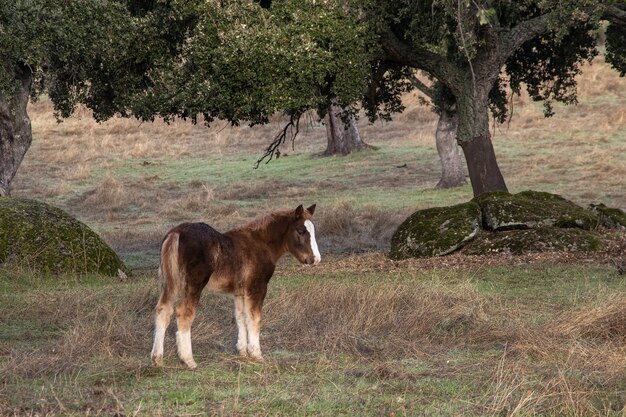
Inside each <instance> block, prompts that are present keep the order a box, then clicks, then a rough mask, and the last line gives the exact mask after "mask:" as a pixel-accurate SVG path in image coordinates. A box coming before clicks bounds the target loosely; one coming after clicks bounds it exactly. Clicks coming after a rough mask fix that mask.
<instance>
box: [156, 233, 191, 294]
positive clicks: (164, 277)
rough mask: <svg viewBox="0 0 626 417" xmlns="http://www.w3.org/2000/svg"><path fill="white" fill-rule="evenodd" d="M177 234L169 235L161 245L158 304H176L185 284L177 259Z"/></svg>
mask: <svg viewBox="0 0 626 417" xmlns="http://www.w3.org/2000/svg"><path fill="white" fill-rule="evenodd" d="M179 236H180V235H179V233H176V232H174V233H169V234H168V235H167V236H166V237H165V239H163V243H161V264H160V265H159V281H160V283H161V299H160V300H159V304H165V303H173V302H176V298H177V295H178V292H179V290H180V289H181V288H182V287H183V285H184V284H185V277H184V272H183V271H182V269H181V266H180V263H179V259H178V240H179Z"/></svg>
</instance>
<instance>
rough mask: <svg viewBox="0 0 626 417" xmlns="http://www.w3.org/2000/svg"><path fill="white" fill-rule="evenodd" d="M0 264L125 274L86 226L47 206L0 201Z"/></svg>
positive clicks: (124, 268)
mask: <svg viewBox="0 0 626 417" xmlns="http://www.w3.org/2000/svg"><path fill="white" fill-rule="evenodd" d="M0 263H4V264H9V265H15V266H18V267H24V268H27V269H28V270H33V271H38V272H43V273H55V274H60V273H78V274H82V273H92V272H94V273H100V274H104V275H110V276H115V275H122V274H128V273H129V270H128V268H127V267H126V266H125V265H124V264H123V263H122V261H121V260H120V258H119V257H118V256H117V254H116V253H115V252H114V251H113V250H112V249H111V248H110V247H109V246H108V245H107V244H106V243H105V242H104V241H103V240H102V239H101V238H100V237H99V236H98V235H97V234H96V233H95V232H93V231H92V230H91V229H90V228H89V227H87V226H86V225H85V224H84V223H82V222H80V221H78V220H76V219H75V218H73V217H72V216H70V215H69V214H67V213H65V212H64V211H63V210H60V209H58V208H56V207H52V206H50V205H48V204H45V203H42V202H39V201H34V200H26V199H18V198H10V197H4V198H0Z"/></svg>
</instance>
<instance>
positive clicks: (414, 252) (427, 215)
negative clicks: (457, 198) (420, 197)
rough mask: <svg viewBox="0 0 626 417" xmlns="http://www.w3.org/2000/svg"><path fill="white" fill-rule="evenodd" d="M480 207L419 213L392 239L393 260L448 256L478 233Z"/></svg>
mask: <svg viewBox="0 0 626 417" xmlns="http://www.w3.org/2000/svg"><path fill="white" fill-rule="evenodd" d="M480 224H481V218H480V207H479V206H478V205H477V204H475V203H473V202H468V203H463V204H458V205H456V206H451V207H436V208H430V209H426V210H420V211H417V212H415V213H413V214H412V215H411V216H409V218H407V219H406V220H405V221H404V222H403V223H402V224H401V225H400V226H399V227H398V229H397V230H396V232H395V233H394V235H393V237H392V238H391V252H390V253H389V256H390V257H391V258H392V259H406V258H418V257H427V256H439V255H447V254H449V253H451V252H454V251H455V250H457V249H459V248H460V247H461V246H463V245H464V244H465V243H466V242H467V241H469V240H470V239H472V238H473V237H474V236H475V235H476V233H478V231H479V230H480Z"/></svg>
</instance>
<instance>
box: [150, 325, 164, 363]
mask: <svg viewBox="0 0 626 417" xmlns="http://www.w3.org/2000/svg"><path fill="white" fill-rule="evenodd" d="M159 321H160V320H158V319H157V323H156V326H155V329H154V344H153V345H152V355H151V356H152V362H153V363H154V364H155V365H157V366H162V365H163V344H164V342H165V326H163V325H161V323H159Z"/></svg>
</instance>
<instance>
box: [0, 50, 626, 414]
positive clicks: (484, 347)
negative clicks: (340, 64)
mask: <svg viewBox="0 0 626 417" xmlns="http://www.w3.org/2000/svg"><path fill="white" fill-rule="evenodd" d="M583 74H584V77H583V78H582V79H581V83H580V95H579V101H580V104H579V105H578V106H568V107H564V106H556V110H557V114H556V116H555V117H552V118H550V119H544V118H543V116H542V114H541V106H540V105H537V104H535V103H532V102H530V101H529V100H528V98H527V97H522V98H518V99H515V101H514V103H515V108H516V111H515V114H514V116H513V117H512V119H511V122H510V124H508V125H505V126H501V127H497V128H495V129H494V132H493V137H494V146H495V148H496V152H497V155H498V158H499V162H500V166H501V168H502V171H503V173H504V175H505V178H506V180H507V183H508V186H509V188H510V190H511V191H512V192H518V191H522V190H525V189H535V190H540V191H550V192H556V193H559V194H562V195H563V196H564V197H566V198H568V199H571V200H572V201H574V202H576V203H578V204H581V205H586V204H588V203H590V202H603V203H605V204H607V205H608V206H612V207H621V208H626V195H625V194H624V181H623V178H625V177H626V162H625V160H624V158H623V155H624V154H626V148H625V146H626V145H625V143H626V142H625V141H624V139H626V137H625V136H624V135H625V131H624V128H623V126H624V121H625V120H626V111H625V110H624V109H625V108H626V93H625V92H626V80H624V79H621V78H618V77H617V75H616V74H614V73H613V72H612V71H611V70H610V69H609V68H608V67H607V66H606V65H605V64H604V63H603V62H602V61H601V59H598V60H597V61H596V62H595V63H594V65H592V66H590V67H588V68H586V70H585V71H584V73H583ZM417 103H418V98H417V95H415V94H411V95H408V96H407V97H406V104H407V110H406V111H405V112H404V113H403V114H402V115H399V116H398V117H397V118H396V120H395V121H394V122H392V123H385V124H381V123H377V124H374V125H367V124H366V123H365V121H364V120H361V121H360V130H361V133H362V135H363V138H364V140H365V141H366V142H367V143H369V144H372V145H374V146H376V147H377V148H378V149H377V150H369V151H366V152H362V153H358V154H354V155H350V156H348V157H335V158H320V157H319V156H318V155H319V154H320V153H321V152H322V151H323V150H324V146H325V140H326V139H325V129H324V127H323V126H321V125H320V124H319V123H317V122H316V121H314V120H313V119H312V120H311V121H310V123H309V125H308V128H307V129H305V130H304V132H303V134H302V136H301V137H300V138H299V139H297V141H296V143H295V149H292V148H291V147H290V146H289V145H287V146H284V147H283V148H282V149H281V153H282V156H281V158H279V159H278V160H274V161H272V162H270V163H269V164H267V165H261V166H260V167H259V168H258V169H256V170H255V169H253V165H254V162H255V161H256V160H257V159H258V157H259V156H260V155H261V153H262V149H263V148H264V146H265V145H267V143H268V142H269V141H270V140H271V139H272V138H273V137H274V135H275V132H276V131H277V130H278V129H279V127H280V126H281V123H282V122H283V121H281V119H280V118H278V117H277V118H276V119H275V120H274V121H273V123H272V124H270V125H268V126H258V127H254V128H249V127H237V128H231V127H225V126H224V125H222V124H220V123H219V122H218V124H217V125H216V126H214V127H212V128H205V127H203V126H193V125H191V124H188V123H184V122H180V121H178V122H175V123H173V124H171V125H165V124H163V123H160V122H155V123H144V124H139V123H137V122H136V121H133V120H126V119H114V120H110V121H108V122H105V123H102V124H97V123H95V122H93V121H92V120H91V117H90V114H89V112H88V111H87V110H85V109H78V112H77V114H76V115H75V116H74V117H72V118H70V119H67V120H65V121H64V122H63V123H61V124H58V123H57V122H56V121H55V120H54V118H53V117H52V106H51V103H50V102H49V101H47V100H45V99H43V100H41V101H40V102H39V103H36V104H31V106H30V108H29V113H30V115H31V118H32V124H33V132H34V141H33V145H32V147H31V149H30V150H29V152H28V154H27V156H26V159H25V161H24V163H23V165H22V167H21V169H20V171H19V172H18V174H17V176H16V178H15V180H14V183H13V186H14V191H13V194H14V195H15V196H18V197H26V198H35V199H40V200H43V201H46V202H48V203H51V204H53V205H56V206H58V207H60V208H62V209H64V210H66V211H68V212H69V213H71V214H72V215H74V216H76V217H78V218H79V219H80V220H82V221H84V222H85V223H87V224H88V225H89V226H91V227H92V228H94V229H95V230H96V231H97V232H98V233H99V234H100V235H101V236H103V237H104V238H105V240H107V242H108V243H110V244H111V245H112V247H113V248H114V249H115V250H116V251H117V252H118V253H119V254H120V255H121V257H122V258H123V259H124V261H125V262H126V263H127V264H128V265H129V266H131V267H132V268H134V276H133V277H131V278H129V279H128V280H126V281H120V280H118V279H117V278H107V277H100V276H78V277H77V276H69V275H63V276H42V275H34V274H32V273H31V272H29V271H27V270H22V271H20V270H18V271H15V270H8V269H7V268H0V415H20V416H21V415H118V416H121V415H220V416H221V415H230V416H237V415H242V416H243V415H289V416H293V415H298V416H300V415H302V416H304V415H328V416H335V415H364V416H368V415H372V416H379V415H389V416H392V415H393V416H400V415H411V416H414V415H428V416H438V415H441V416H453V415H454V416H457V415H463V416H472V415H476V416H501V415H507V416H531V415H542V416H562V415H569V416H620V415H622V416H623V415H625V414H626V408H625V407H626V383H625V382H624V381H626V351H625V350H624V341H625V340H626V327H625V324H624V323H626V303H625V302H624V300H626V281H625V279H624V276H623V275H618V274H617V272H616V270H615V267H614V265H612V264H611V263H610V262H608V261H607V260H604V261H603V260H602V259H600V258H596V259H591V260H590V259H588V258H584V257H578V258H577V257H576V256H577V255H576V256H570V257H569V258H558V257H556V258H551V257H526V258H525V257H511V256H509V257H507V256H493V257H484V258H481V257H455V256H448V257H443V258H438V259H431V260H407V261H391V260H389V259H387V257H386V256H385V252H386V251H387V250H388V246H389V241H390V238H391V235H392V233H393V232H394V231H395V228H396V227H397V226H398V225H399V224H400V222H402V221H403V220H404V219H405V218H406V216H407V215H408V214H410V213H411V212H413V211H414V210H416V209H419V208H427V207H434V206H445V205H450V204H455V203H458V202H463V201H467V200H469V199H470V198H471V196H472V192H471V187H470V186H469V185H468V186H465V187H461V188H458V189H452V190H434V189H433V188H432V187H433V186H434V185H435V184H436V183H437V181H438V179H439V163H438V160H437V156H436V150H435V146H434V138H433V135H434V129H435V125H436V118H435V116H434V115H433V114H432V113H431V112H430V111H429V110H428V109H426V108H424V107H420V106H419V105H418V104H417ZM314 202H315V203H317V204H318V206H317V210H316V230H317V232H318V243H319V246H320V250H321V252H322V255H323V262H322V264H321V265H319V266H318V267H316V268H301V267H299V266H298V265H296V264H295V262H294V261H293V260H290V259H285V260H284V261H281V263H280V265H279V266H278V269H277V272H276V274H275V276H274V278H273V281H272V283H271V285H270V293H269V295H268V298H267V302H266V305H265V307H264V323H263V328H262V334H261V344H262V346H263V349H264V353H265V356H266V357H267V358H268V361H267V363H265V364H258V363H251V362H247V361H244V360H241V359H240V358H238V357H237V356H235V355H233V353H232V352H233V350H234V349H233V346H234V338H235V333H236V331H235V324H234V319H233V312H232V309H233V307H232V301H231V300H229V299H228V298H223V297H218V296H213V295H209V294H207V295H205V296H204V297H203V299H202V304H201V306H200V310H199V314H198V317H197V319H196V322H195V323H194V327H193V343H194V352H195V355H196V360H197V362H198V364H199V369H198V370H196V371H194V372H190V371H188V370H186V369H185V368H183V366H182V365H179V364H178V361H177V359H176V357H175V354H174V341H173V339H174V336H173V334H172V332H173V329H170V333H168V335H167V340H166V358H165V359H166V367H165V368H164V369H155V368H154V367H152V366H151V365H150V363H149V358H148V355H149V350H150V347H151V342H152V341H151V338H152V320H153V318H152V315H153V309H154V304H155V303H156V298H157V283H156V267H157V259H158V245H159V242H160V239H161V238H162V236H163V234H164V233H165V231H166V230H167V229H168V228H170V227H171V226H172V225H174V224H177V223H179V222H182V221H205V222H208V223H210V224H212V225H214V226H215V227H217V228H218V229H219V230H224V229H227V228H230V227H233V226H235V225H239V224H242V223H244V222H246V221H248V220H250V219H251V218H253V217H254V216H256V215H258V214H260V213H263V212H266V211H268V210H274V209H278V208H285V207H295V206H297V205H298V204H301V203H302V204H312V203H314Z"/></svg>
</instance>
